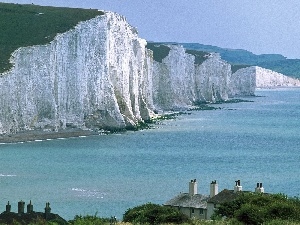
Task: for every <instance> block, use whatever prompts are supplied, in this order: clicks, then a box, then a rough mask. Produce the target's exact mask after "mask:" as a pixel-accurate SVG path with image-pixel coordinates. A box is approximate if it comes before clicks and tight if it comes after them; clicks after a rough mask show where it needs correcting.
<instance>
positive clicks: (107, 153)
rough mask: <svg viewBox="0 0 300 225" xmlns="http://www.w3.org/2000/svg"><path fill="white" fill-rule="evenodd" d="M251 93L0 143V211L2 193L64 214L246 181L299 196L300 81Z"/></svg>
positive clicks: (249, 186) (112, 209) (103, 210)
mask: <svg viewBox="0 0 300 225" xmlns="http://www.w3.org/2000/svg"><path fill="white" fill-rule="evenodd" d="M256 94H257V95H259V96H262V97H255V98H254V97H253V98H248V99H249V100H253V101H254V102H245V103H235V104H222V105H218V106H217V107H221V108H222V110H212V111H195V112H192V114H191V115H183V116H180V117H178V118H177V119H176V120H169V121H163V122H162V124H161V125H157V126H156V129H151V130H142V131H138V132H126V133H123V134H113V135H102V136H92V137H82V138H71V139H64V140H61V139H60V140H51V141H42V142H38V141H36V142H30V143H20V144H6V145H0V156H1V158H0V159H1V164H0V190H1V191H0V212H2V211H4V209H5V205H6V202H7V201H10V203H11V205H12V210H13V211H17V202H18V201H19V200H23V201H25V202H26V204H27V203H28V202H29V200H32V202H33V205H34V210H35V211H43V210H44V207H45V203H46V202H48V201H49V202H50V206H51V208H52V212H53V213H58V214H59V215H61V216H62V217H64V218H65V219H72V218H73V216H75V215H76V214H78V215H79V214H81V215H86V214H92V215H93V214H95V213H97V214H98V215H99V216H108V217H109V216H117V218H118V219H121V218H122V214H123V213H124V212H125V210H126V209H128V208H129V207H134V206H136V205H138V204H143V203H146V202H154V203H164V202H165V201H167V200H168V199H170V198H172V197H173V196H175V195H176V194H178V193H179V192H187V191H188V181H189V180H191V179H194V178H196V179H197V180H198V192H200V193H203V194H208V193H209V183H210V182H211V181H212V180H217V181H218V183H219V190H222V189H224V188H227V189H232V188H233V185H234V184H235V182H234V181H235V180H237V179H240V180H241V184H242V186H243V190H254V188H255V186H256V183H257V182H262V183H263V186H264V188H265V191H266V192H271V193H279V192H281V193H285V194H287V195H289V196H299V194H300V190H299V183H300V170H299V165H300V163H299V162H300V151H299V146H300V139H299V133H300V119H299V118H300V117H299V114H300V101H299V100H300V89H273V90H258V91H257V92H256Z"/></svg>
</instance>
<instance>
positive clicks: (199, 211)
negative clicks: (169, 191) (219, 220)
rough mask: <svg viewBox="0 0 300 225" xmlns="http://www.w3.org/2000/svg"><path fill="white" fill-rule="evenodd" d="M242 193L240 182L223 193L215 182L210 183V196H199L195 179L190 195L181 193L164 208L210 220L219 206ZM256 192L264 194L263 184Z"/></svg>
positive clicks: (258, 186) (190, 184) (190, 188)
mask: <svg viewBox="0 0 300 225" xmlns="http://www.w3.org/2000/svg"><path fill="white" fill-rule="evenodd" d="M242 192H244V191H243V190H242V186H241V181H240V180H237V181H235V186H234V188H233V190H228V189H224V190H223V191H221V192H218V184H217V181H216V180H214V181H212V182H211V183H210V194H209V196H206V195H202V194H198V193H197V181H196V179H194V180H191V181H190V182H189V193H180V194H179V195H177V196H175V197H174V198H172V199H170V200H169V201H167V202H166V203H165V204H164V206H166V207H172V208H176V209H178V210H179V211H180V212H182V213H184V214H185V215H187V216H188V217H189V218H196V219H204V220H209V219H211V216H212V215H213V213H214V211H215V209H216V207H218V205H220V204H221V203H224V202H228V201H233V200H234V199H235V198H237V197H238V196H239V194H241V193H242ZM255 192H257V193H264V188H263V186H262V183H257V186H256V188H255Z"/></svg>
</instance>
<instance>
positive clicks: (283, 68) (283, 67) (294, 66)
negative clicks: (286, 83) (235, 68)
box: [257, 59, 300, 78]
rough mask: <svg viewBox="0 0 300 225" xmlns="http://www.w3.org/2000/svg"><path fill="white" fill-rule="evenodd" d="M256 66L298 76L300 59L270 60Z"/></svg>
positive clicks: (299, 74)
mask: <svg viewBox="0 0 300 225" xmlns="http://www.w3.org/2000/svg"><path fill="white" fill-rule="evenodd" d="M257 65H258V66H261V67H263V68H267V69H270V70H274V71H276V72H278V73H282V74H284V75H287V76H291V77H295V78H300V59H286V60H280V61H271V62H263V63H258V64H257Z"/></svg>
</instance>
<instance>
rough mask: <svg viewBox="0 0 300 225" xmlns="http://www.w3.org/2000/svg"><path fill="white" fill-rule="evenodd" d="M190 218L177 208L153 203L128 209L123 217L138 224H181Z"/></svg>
mask: <svg viewBox="0 0 300 225" xmlns="http://www.w3.org/2000/svg"><path fill="white" fill-rule="evenodd" d="M188 220H189V219H188V217H187V216H186V215H184V214H183V213H181V212H179V211H178V210H176V209H172V208H168V207H165V206H161V205H157V204H152V203H147V204H144V205H141V206H137V207H134V208H132V209H128V210H127V211H126V212H125V214H124V217H123V221H124V222H130V223H138V224H162V223H174V224H180V223H184V222H187V221H188Z"/></svg>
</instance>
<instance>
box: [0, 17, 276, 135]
mask: <svg viewBox="0 0 300 225" xmlns="http://www.w3.org/2000/svg"><path fill="white" fill-rule="evenodd" d="M145 46H146V41H145V40H143V39H141V38H139V37H138V34H137V31H136V30H135V28H133V27H132V26H130V25H129V24H128V23H127V22H126V19H125V18H124V17H122V16H120V15H118V14H116V13H112V12H105V14H104V15H102V16H98V17H96V18H94V19H91V20H89V21H84V22H80V23H79V24H78V25H77V26H76V27H75V28H74V29H72V30H70V31H68V32H66V33H63V34H58V35H57V36H56V38H55V39H54V40H53V41H52V42H51V43H49V44H47V45H42V46H31V47H23V48H19V49H17V50H16V51H15V52H14V53H13V55H12V57H11V62H12V64H13V67H12V69H11V70H10V71H8V72H5V73H3V74H0V106H1V107H0V133H1V134H4V133H7V134H9V133H16V132H19V131H24V130H34V129H42V130H49V131H56V130H59V129H65V128H67V127H76V128H81V129H87V128H88V129H93V130H97V129H122V128H126V127H127V128H128V127H133V126H136V125H137V124H138V123H139V122H141V121H144V120H148V119H150V118H151V116H152V115H153V111H154V110H170V109H178V108H180V109H181V108H187V107H189V106H191V105H192V104H193V103H194V102H197V101H208V102H215V101H218V100H226V99H227V98H228V96H230V95H234V96H235V95H240V94H246V95H249V94H253V93H254V90H255V87H256V86H257V83H255V82H254V81H255V79H256V82H258V80H259V79H258V77H259V76H258V75H257V74H258V72H253V68H250V69H247V68H246V69H245V71H244V72H243V71H242V70H240V71H237V72H236V73H234V74H233V75H232V74H231V69H230V65H229V64H228V63H227V62H225V61H223V60H222V59H221V58H220V56H219V55H218V54H210V55H209V56H208V57H207V59H206V60H205V61H204V62H203V63H202V64H195V57H194V56H193V55H190V54H187V53H186V52H185V50H184V49H183V47H181V46H170V52H169V55H168V56H167V57H166V58H164V59H163V60H162V62H156V61H154V60H153V57H152V51H151V50H148V49H147V48H146V47H145ZM255 70H256V71H262V70H261V69H260V70H258V69H257V68H255ZM237 73H241V74H242V75H241V76H238V74H237ZM253 74H255V75H256V77H254V75H253ZM259 74H265V73H263V72H260V73H259ZM260 77H261V81H263V82H262V83H264V84H266V82H268V83H270V84H272V83H274V82H273V81H271V79H270V80H268V78H267V76H263V75H260ZM267 80H268V81H267ZM259 82H260V81H259ZM259 84H261V83H259Z"/></svg>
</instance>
